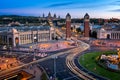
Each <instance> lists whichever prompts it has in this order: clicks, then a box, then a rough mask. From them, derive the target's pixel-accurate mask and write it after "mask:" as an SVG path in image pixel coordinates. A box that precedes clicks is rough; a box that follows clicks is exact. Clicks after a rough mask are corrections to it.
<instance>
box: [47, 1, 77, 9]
mask: <svg viewBox="0 0 120 80" xmlns="http://www.w3.org/2000/svg"><path fill="white" fill-rule="evenodd" d="M71 4H75V3H74V2H64V3H54V4H51V5H48V6H47V7H46V8H54V7H64V6H68V5H71Z"/></svg>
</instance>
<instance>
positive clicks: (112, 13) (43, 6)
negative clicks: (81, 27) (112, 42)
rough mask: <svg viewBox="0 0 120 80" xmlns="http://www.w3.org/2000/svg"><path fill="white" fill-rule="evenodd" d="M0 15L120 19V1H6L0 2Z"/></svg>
mask: <svg viewBox="0 0 120 80" xmlns="http://www.w3.org/2000/svg"><path fill="white" fill-rule="evenodd" d="M0 5H1V7H0V15H25V16H42V14H43V13H44V14H45V16H47V15H48V13H49V12H51V14H52V16H53V14H54V13H55V14H57V16H61V17H65V16H66V14H67V13H70V14H71V16H72V18H83V16H84V15H85V13H88V14H89V15H90V17H92V18H112V17H114V18H120V16H119V14H120V0H96V1H94V0H69V1H68V0H60V1H57V0H49V1H47V0H34V1H32V0H29V2H27V1H26V2H25V1H24V0H20V1H16V0H12V1H11V0H4V1H1V2H0Z"/></svg>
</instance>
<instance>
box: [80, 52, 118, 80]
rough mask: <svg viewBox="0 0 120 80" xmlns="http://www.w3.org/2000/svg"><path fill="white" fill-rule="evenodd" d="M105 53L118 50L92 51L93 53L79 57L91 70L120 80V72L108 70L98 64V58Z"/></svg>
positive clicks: (114, 79) (81, 62)
mask: <svg viewBox="0 0 120 80" xmlns="http://www.w3.org/2000/svg"><path fill="white" fill-rule="evenodd" d="M103 53H106V54H111V53H114V54H116V52H113V51H106V52H92V53H88V54H84V55H82V56H80V58H79V61H80V64H81V65H82V66H84V67H85V68H87V69H88V70H89V71H92V72H94V73H96V74H98V75H101V76H104V77H106V78H109V79H111V80H120V73H116V72H111V71H108V70H106V69H104V68H102V67H100V66H99V65H97V64H96V62H95V60H96V58H97V57H98V56H99V55H101V54H103Z"/></svg>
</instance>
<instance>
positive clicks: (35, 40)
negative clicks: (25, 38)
mask: <svg viewBox="0 0 120 80" xmlns="http://www.w3.org/2000/svg"><path fill="white" fill-rule="evenodd" d="M34 42H35V49H34V58H33V60H36V58H35V52H36V49H37V37H36V36H35V37H34Z"/></svg>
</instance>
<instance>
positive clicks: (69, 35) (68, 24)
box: [66, 13, 71, 40]
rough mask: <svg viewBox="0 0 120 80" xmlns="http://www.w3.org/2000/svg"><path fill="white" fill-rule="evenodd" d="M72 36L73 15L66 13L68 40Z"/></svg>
mask: <svg viewBox="0 0 120 80" xmlns="http://www.w3.org/2000/svg"><path fill="white" fill-rule="evenodd" d="M70 38H71V16H70V14H69V13H68V14H67V15H66V40H70Z"/></svg>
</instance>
